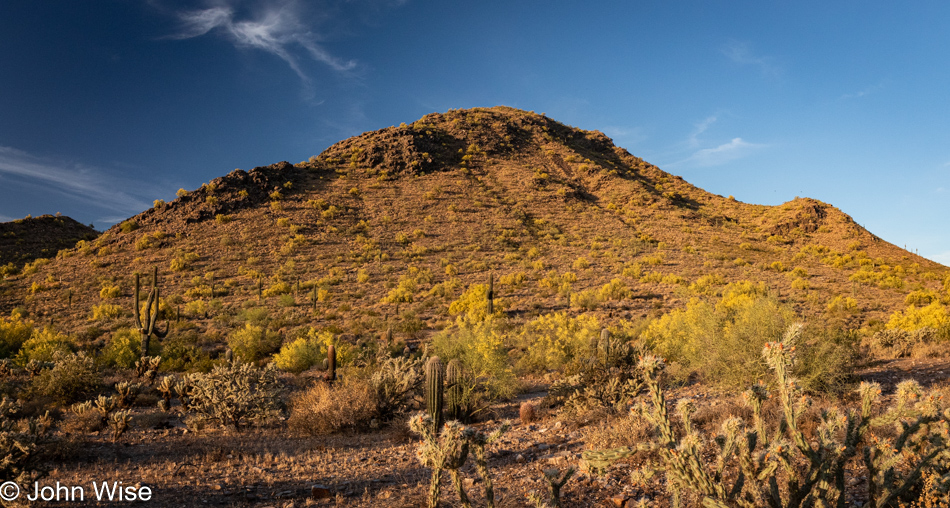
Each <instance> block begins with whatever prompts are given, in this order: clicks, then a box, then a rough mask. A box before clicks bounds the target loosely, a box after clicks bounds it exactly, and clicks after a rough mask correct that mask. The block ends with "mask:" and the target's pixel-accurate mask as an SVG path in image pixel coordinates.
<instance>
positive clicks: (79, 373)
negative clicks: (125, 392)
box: [33, 352, 100, 404]
mask: <svg viewBox="0 0 950 508" xmlns="http://www.w3.org/2000/svg"><path fill="white" fill-rule="evenodd" d="M99 385H100V378H99V375H98V374H97V373H96V367H95V364H94V363H93V361H92V358H90V357H89V356H87V355H86V354H85V353H83V352H79V353H62V352H56V353H55V354H54V357H53V368H52V369H46V370H43V371H42V372H41V373H40V375H39V376H37V377H36V378H34V379H33V390H34V391H35V392H36V393H39V394H41V395H45V396H47V397H50V398H52V399H54V400H56V401H57V402H60V403H62V404H70V403H73V402H76V401H79V400H82V399H84V398H85V397H86V396H88V395H89V394H91V393H93V392H94V391H95V390H96V389H97V388H99Z"/></svg>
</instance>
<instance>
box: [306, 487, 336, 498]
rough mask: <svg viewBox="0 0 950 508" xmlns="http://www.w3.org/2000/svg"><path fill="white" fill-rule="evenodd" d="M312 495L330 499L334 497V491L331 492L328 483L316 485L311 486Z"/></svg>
mask: <svg viewBox="0 0 950 508" xmlns="http://www.w3.org/2000/svg"><path fill="white" fill-rule="evenodd" d="M310 497H312V498H314V499H329V498H331V497H333V493H332V492H330V488H329V487H327V486H326V485H314V486H313V487H310Z"/></svg>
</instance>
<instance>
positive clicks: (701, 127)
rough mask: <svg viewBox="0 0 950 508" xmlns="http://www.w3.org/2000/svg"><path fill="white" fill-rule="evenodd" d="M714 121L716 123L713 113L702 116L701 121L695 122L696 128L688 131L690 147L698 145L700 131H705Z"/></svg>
mask: <svg viewBox="0 0 950 508" xmlns="http://www.w3.org/2000/svg"><path fill="white" fill-rule="evenodd" d="M714 123H716V116H715V115H713V116H708V117H706V118H704V119H703V121H702V122H699V123H697V124H696V128H695V129H693V132H692V133H690V135H689V139H688V140H687V142H688V143H689V146H690V148H695V147H697V146H699V136H700V135H702V133H704V132H706V129H708V128H709V126H711V125H712V124H714Z"/></svg>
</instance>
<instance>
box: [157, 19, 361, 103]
mask: <svg viewBox="0 0 950 508" xmlns="http://www.w3.org/2000/svg"><path fill="white" fill-rule="evenodd" d="M177 16H178V18H179V20H180V21H181V29H180V31H179V32H178V33H176V34H173V35H171V36H170V38H172V39H191V38H195V37H201V36H204V35H206V34H209V33H212V32H214V33H216V34H220V35H221V36H223V37H225V38H226V39H228V40H230V41H231V43H233V44H234V45H235V46H236V47H239V48H254V49H259V50H263V51H266V52H268V53H271V54H273V55H275V56H277V57H279V58H280V59H282V60H284V61H285V62H286V63H287V65H288V66H289V67H290V68H291V69H292V70H293V71H294V72H295V73H296V74H297V75H298V76H300V79H302V80H303V81H304V82H305V83H307V84H308V85H309V84H310V81H311V80H310V78H309V77H308V76H307V75H306V73H305V72H304V70H303V69H302V68H301V66H300V56H299V54H300V53H301V51H300V49H302V50H303V51H302V52H303V53H304V54H305V55H306V56H308V57H309V58H310V59H312V60H314V61H317V62H320V63H323V64H325V65H327V66H328V67H330V68H331V69H333V70H335V71H338V72H347V71H350V70H352V69H354V68H355V67H356V62H355V61H353V60H343V59H341V58H338V57H336V56H334V55H332V54H331V53H330V52H329V51H327V50H326V49H324V48H323V47H322V46H321V45H320V44H318V43H317V40H318V36H317V35H316V34H314V33H313V32H312V31H311V30H310V29H308V28H307V27H306V26H305V25H304V24H303V23H302V22H301V19H303V18H304V14H303V12H302V10H301V8H300V4H299V3H298V2H297V1H295V0H288V1H283V2H267V3H265V4H264V6H263V8H262V9H260V10H259V12H257V13H255V14H254V15H252V16H249V17H247V18H242V17H241V16H240V15H239V14H238V13H237V12H236V9H235V5H234V1H233V0H231V1H225V2H218V4H217V5H215V6H212V7H208V8H206V9H198V10H191V11H183V12H179V13H177ZM298 47H299V48H298Z"/></svg>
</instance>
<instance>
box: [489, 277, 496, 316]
mask: <svg viewBox="0 0 950 508" xmlns="http://www.w3.org/2000/svg"><path fill="white" fill-rule="evenodd" d="M494 313H495V274H494V272H488V315H489V316H491V315H492V314H494Z"/></svg>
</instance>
